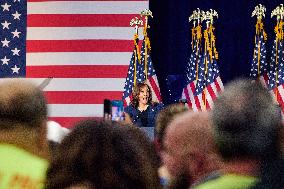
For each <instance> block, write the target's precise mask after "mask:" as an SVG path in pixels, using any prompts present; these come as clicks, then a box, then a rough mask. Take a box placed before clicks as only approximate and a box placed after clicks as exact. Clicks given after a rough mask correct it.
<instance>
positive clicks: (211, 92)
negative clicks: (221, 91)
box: [206, 85, 216, 101]
mask: <svg viewBox="0 0 284 189" xmlns="http://www.w3.org/2000/svg"><path fill="white" fill-rule="evenodd" d="M206 88H207V91H208V92H209V95H210V96H211V98H212V101H213V100H215V99H216V94H215V92H214V90H213V89H212V86H211V85H208V86H207V87H206Z"/></svg>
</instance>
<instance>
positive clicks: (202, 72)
mask: <svg viewBox="0 0 284 189" xmlns="http://www.w3.org/2000/svg"><path fill="white" fill-rule="evenodd" d="M213 31H214V27H213V26H212V25H210V26H209V27H208V28H207V29H206V30H205V31H204V39H205V43H204V54H203V56H202V60H201V62H200V64H199V65H198V78H197V83H196V89H195V96H197V97H198V99H199V102H200V104H201V111H205V110H207V109H212V107H213V101H214V100H215V99H216V98H217V96H218V95H219V93H220V92H222V91H223V90H224V87H223V83H222V80H221V78H220V72H219V68H218V65H217V57H218V54H217V51H216V47H215V36H214V33H213ZM209 47H210V48H209Z"/></svg>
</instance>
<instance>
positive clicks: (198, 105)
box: [190, 82, 201, 110]
mask: <svg viewBox="0 0 284 189" xmlns="http://www.w3.org/2000/svg"><path fill="white" fill-rule="evenodd" d="M190 88H191V91H193V94H194V92H195V85H194V82H191V83H190ZM194 103H195V105H196V107H197V109H198V110H200V109H201V106H200V102H199V98H198V97H197V96H194Z"/></svg>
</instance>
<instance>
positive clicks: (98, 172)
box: [46, 120, 160, 189]
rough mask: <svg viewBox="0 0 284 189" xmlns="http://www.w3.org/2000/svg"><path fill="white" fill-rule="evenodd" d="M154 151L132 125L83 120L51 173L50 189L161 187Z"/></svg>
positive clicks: (67, 139)
mask: <svg viewBox="0 0 284 189" xmlns="http://www.w3.org/2000/svg"><path fill="white" fill-rule="evenodd" d="M155 159H156V158H155V152H154V148H152V147H151V143H150V141H148V139H147V138H146V136H145V135H144V134H143V133H142V131H140V130H138V128H135V127H131V126H125V125H124V126H122V125H120V124H119V123H116V122H97V121H94V120H86V121H83V122H81V123H79V124H77V126H76V127H75V129H74V130H73V131H72V132H71V133H70V134H69V135H68V136H67V137H65V138H64V140H63V141H62V143H61V144H60V145H59V147H58V151H57V153H56V154H55V156H54V159H53V160H52V162H51V165H50V168H49V169H48V172H47V187H46V188H47V189H56V188H67V187H70V186H74V185H78V184H80V183H89V185H91V188H96V189H111V188H117V189H131V188H137V189H144V188H145V189H146V188H149V189H151V188H152V189H154V188H155V189H156V188H160V184H159V177H158V173H157V168H158V167H157V166H158V165H157V164H156V161H155Z"/></svg>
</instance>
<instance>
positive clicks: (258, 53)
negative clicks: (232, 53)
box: [250, 19, 268, 86]
mask: <svg viewBox="0 0 284 189" xmlns="http://www.w3.org/2000/svg"><path fill="white" fill-rule="evenodd" d="M266 40H267V36H266V33H265V31H264V28H263V23H262V21H261V20H259V19H258V21H257V24H256V34H255V46H254V51H253V52H254V53H253V59H252V61H251V70H250V77H251V78H252V79H253V80H259V81H260V82H262V83H263V85H264V86H267V83H268V63H267V61H266V45H265V43H266Z"/></svg>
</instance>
